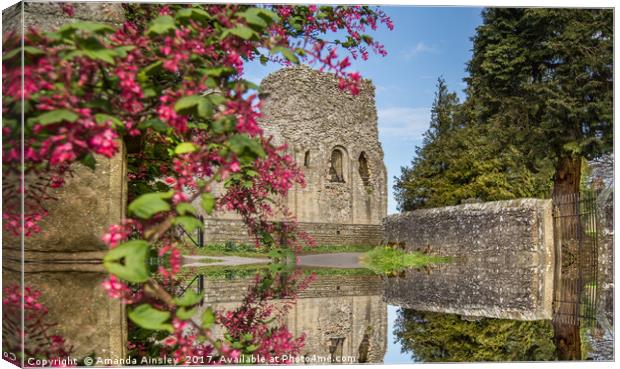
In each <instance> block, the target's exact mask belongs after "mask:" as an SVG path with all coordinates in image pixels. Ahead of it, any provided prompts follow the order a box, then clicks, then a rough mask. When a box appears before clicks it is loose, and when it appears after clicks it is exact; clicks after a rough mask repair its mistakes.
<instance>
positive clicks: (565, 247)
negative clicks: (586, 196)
mask: <svg viewBox="0 0 620 369" xmlns="http://www.w3.org/2000/svg"><path fill="white" fill-rule="evenodd" d="M580 182H581V157H579V156H567V157H564V158H562V159H560V160H559V162H558V164H557V166H556V171H555V177H554V183H553V197H554V198H555V199H556V200H557V201H558V204H560V205H559V206H558V210H559V212H560V227H561V232H559V233H557V234H559V235H560V242H561V249H562V254H566V255H568V254H573V255H574V253H577V254H578V251H577V250H574V248H575V247H577V249H578V247H579V246H578V243H579V240H578V237H579V232H580V228H581V227H579V205H578V201H579V196H578V195H577V194H578V193H579V187H580ZM571 259H572V258H571ZM569 264H572V263H569ZM577 267H578V265H577ZM561 269H562V270H561V271H560V273H561V278H560V279H559V281H560V285H559V286H556V288H559V289H560V290H559V296H560V301H563V302H560V306H559V307H558V311H557V313H559V315H560V316H561V317H564V319H559V320H556V321H554V323H553V333H554V338H555V346H556V352H557V354H558V359H560V360H581V337H580V335H579V327H580V323H579V311H578V310H579V304H578V301H579V298H580V297H579V296H578V291H579V288H578V287H577V285H576V284H575V282H576V283H578V282H577V280H578V278H577V275H576V274H578V270H577V269H576V268H575V265H566V264H565V263H564V261H563V262H562V268H561ZM570 282H573V283H570ZM569 317H571V318H573V319H570V318H569Z"/></svg>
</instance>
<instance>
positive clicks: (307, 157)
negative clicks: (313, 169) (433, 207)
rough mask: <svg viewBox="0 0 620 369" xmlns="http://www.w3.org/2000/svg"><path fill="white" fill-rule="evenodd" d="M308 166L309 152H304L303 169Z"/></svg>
mask: <svg viewBox="0 0 620 369" xmlns="http://www.w3.org/2000/svg"><path fill="white" fill-rule="evenodd" d="M309 166H310V150H308V151H306V153H305V154H304V167H309Z"/></svg>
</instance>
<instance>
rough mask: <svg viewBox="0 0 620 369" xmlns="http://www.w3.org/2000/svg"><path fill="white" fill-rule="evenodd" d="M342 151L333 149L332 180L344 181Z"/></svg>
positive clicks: (330, 171)
mask: <svg viewBox="0 0 620 369" xmlns="http://www.w3.org/2000/svg"><path fill="white" fill-rule="evenodd" d="M342 161H343V158H342V151H340V150H338V149H335V150H334V151H332V157H331V161H330V167H329V176H330V181H331V182H340V183H344V175H343V171H342V167H343V163H342Z"/></svg>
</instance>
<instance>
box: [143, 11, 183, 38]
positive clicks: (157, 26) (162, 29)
mask: <svg viewBox="0 0 620 369" xmlns="http://www.w3.org/2000/svg"><path fill="white" fill-rule="evenodd" d="M175 28H176V26H175V24H174V18H172V17H171V16H169V15H162V16H159V17H157V18H155V19H154V20H153V21H152V22H151V24H150V25H149V27H148V29H147V31H146V33H147V35H149V36H153V35H163V34H166V33H169V32H170V31H173V30H174V29H175Z"/></svg>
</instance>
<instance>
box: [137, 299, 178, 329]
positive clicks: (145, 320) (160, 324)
mask: <svg viewBox="0 0 620 369" xmlns="http://www.w3.org/2000/svg"><path fill="white" fill-rule="evenodd" d="M127 316H128V317H129V319H131V320H132V321H133V322H134V323H136V324H137V325H138V326H140V327H142V328H146V329H152V330H154V331H168V332H173V331H174V329H173V328H172V325H171V324H170V323H166V322H167V321H168V320H169V319H170V312H168V311H161V310H157V309H155V308H153V307H152V306H151V305H149V304H142V305H140V306H138V307H136V308H135V309H130V310H129V313H128V314H127Z"/></svg>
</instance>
